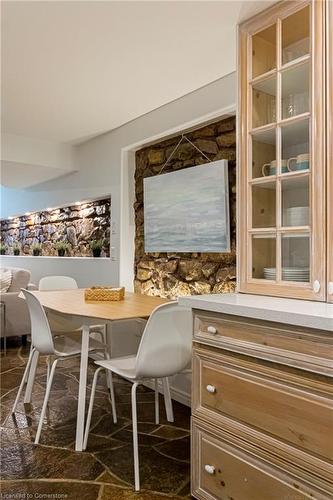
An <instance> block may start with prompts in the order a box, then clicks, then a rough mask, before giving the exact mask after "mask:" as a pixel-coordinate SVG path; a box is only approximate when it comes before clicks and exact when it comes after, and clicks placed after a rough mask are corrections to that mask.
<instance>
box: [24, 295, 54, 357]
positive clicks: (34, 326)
mask: <svg viewBox="0 0 333 500" xmlns="http://www.w3.org/2000/svg"><path fill="white" fill-rule="evenodd" d="M22 292H23V294H24V297H25V300H26V302H27V305H28V309H29V314H30V321H31V342H32V345H33V347H35V348H36V349H37V351H38V352H40V353H41V354H54V344H53V338H52V333H51V329H50V325H49V322H48V320H47V317H46V314H45V311H44V308H43V306H42V304H41V303H40V302H39V300H38V299H37V297H35V296H34V295H33V294H32V293H31V292H29V291H28V290H25V289H24V288H22Z"/></svg>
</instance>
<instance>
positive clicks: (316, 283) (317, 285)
mask: <svg viewBox="0 0 333 500" xmlns="http://www.w3.org/2000/svg"><path fill="white" fill-rule="evenodd" d="M313 291H314V293H318V292H319V291H320V282H319V281H318V280H315V281H314V282H313Z"/></svg>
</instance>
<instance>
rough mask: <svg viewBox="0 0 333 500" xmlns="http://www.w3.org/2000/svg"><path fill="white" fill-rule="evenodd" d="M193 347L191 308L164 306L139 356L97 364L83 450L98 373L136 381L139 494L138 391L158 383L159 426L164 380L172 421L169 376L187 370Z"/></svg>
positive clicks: (153, 319) (149, 328)
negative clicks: (148, 383) (144, 384)
mask: <svg viewBox="0 0 333 500" xmlns="http://www.w3.org/2000/svg"><path fill="white" fill-rule="evenodd" d="M191 344H192V314H191V309H189V308H186V307H183V306H180V305H178V304H176V303H170V304H163V305H161V306H159V307H157V308H156V309H155V310H154V311H153V313H152V315H151V316H150V318H149V320H148V322H147V325H146V327H145V330H144V332H143V335H142V339H141V343H140V346H139V350H138V353H137V355H136V356H126V357H122V358H113V359H109V360H105V361H96V362H95V363H96V364H97V365H99V366H100V368H98V369H97V370H96V372H95V375H94V380H93V384H92V389H91V396H90V402H89V410H88V416H87V423H86V429H85V435H84V443H83V449H86V447H87V441H88V434H89V428H90V421H91V414H92V410H93V404H94V397H95V390H96V384H97V378H98V374H99V372H100V371H101V370H102V369H103V368H104V369H106V370H107V371H109V372H110V373H116V374H117V375H120V376H121V377H124V378H125V379H127V380H129V381H131V382H133V386H132V425H133V448H134V477H135V490H136V491H138V490H139V489H140V476H139V453H138V432H137V408H136V388H137V386H138V385H139V384H140V383H142V382H143V381H145V380H149V379H153V380H154V381H155V421H156V423H158V422H159V417H158V380H159V379H162V380H163V382H164V384H163V386H164V398H165V405H166V410H167V416H168V420H172V421H173V413H172V406H171V398H170V392H169V385H168V377H170V376H172V375H176V374H177V373H181V372H183V371H184V370H186V369H187V367H188V366H189V364H190V361H191Z"/></svg>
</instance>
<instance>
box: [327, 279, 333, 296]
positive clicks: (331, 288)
mask: <svg viewBox="0 0 333 500" xmlns="http://www.w3.org/2000/svg"><path fill="white" fill-rule="evenodd" d="M327 292H328V295H333V281H329V283H328V286H327Z"/></svg>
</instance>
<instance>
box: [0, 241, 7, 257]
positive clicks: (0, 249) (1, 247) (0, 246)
mask: <svg viewBox="0 0 333 500" xmlns="http://www.w3.org/2000/svg"><path fill="white" fill-rule="evenodd" d="M6 252H7V245H5V244H4V243H0V255H6Z"/></svg>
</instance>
